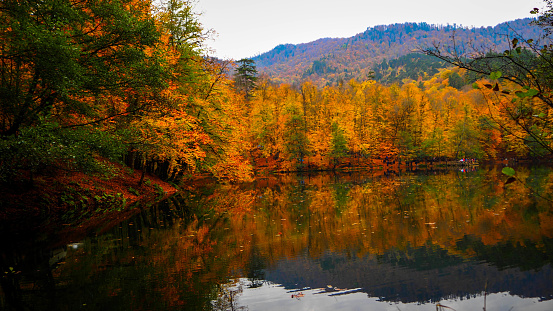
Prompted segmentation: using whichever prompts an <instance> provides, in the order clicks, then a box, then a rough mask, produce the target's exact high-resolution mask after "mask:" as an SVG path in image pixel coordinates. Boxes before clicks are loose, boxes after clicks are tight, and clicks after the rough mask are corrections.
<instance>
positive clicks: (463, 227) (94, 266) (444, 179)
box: [55, 168, 553, 310]
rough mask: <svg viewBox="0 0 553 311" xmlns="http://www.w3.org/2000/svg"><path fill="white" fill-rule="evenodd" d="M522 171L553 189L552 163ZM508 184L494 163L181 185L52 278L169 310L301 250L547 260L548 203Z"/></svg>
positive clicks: (424, 261)
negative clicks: (186, 188)
mask: <svg viewBox="0 0 553 311" xmlns="http://www.w3.org/2000/svg"><path fill="white" fill-rule="evenodd" d="M517 175H518V178H519V179H520V180H523V181H524V182H525V183H527V184H528V185H532V186H533V189H536V191H539V192H540V195H542V196H544V197H545V196H551V194H552V193H551V191H552V190H553V189H552V188H551V184H550V182H551V181H552V180H553V174H552V173H551V172H550V171H549V170H545V169H541V170H529V169H523V168H519V169H517ZM502 180H503V177H502V176H501V173H500V172H499V171H496V170H494V169H491V170H490V171H484V170H479V171H474V172H471V173H462V172H458V171H445V172H429V173H428V174H419V175H412V174H406V175H403V176H400V177H393V178H390V177H385V176H381V177H377V176H371V175H366V176H363V175H360V174H352V175H314V176H313V175H307V176H291V175H283V176H277V177H274V178H272V179H269V178H267V179H260V180H257V181H256V182H255V183H252V184H248V185H242V186H238V185H218V186H216V187H214V188H209V187H208V188H203V189H198V190H195V191H192V192H188V193H186V192H182V193H180V194H178V195H177V196H174V197H172V198H171V199H170V200H168V201H166V202H164V203H162V204H160V205H159V206H157V207H155V208H152V209H145V210H143V211H141V212H140V213H138V214H137V215H136V216H134V217H133V218H132V219H130V220H129V221H127V222H126V223H124V224H122V225H121V226H120V227H118V228H115V229H113V230H112V231H111V232H110V233H109V234H106V235H103V236H102V237H100V238H95V239H92V240H89V241H87V242H86V243H85V244H84V245H85V246H84V248H81V249H78V250H76V251H72V252H70V255H69V256H68V259H67V261H66V263H65V265H63V266H62V267H60V268H59V269H57V270H56V274H55V277H56V279H57V280H68V281H67V283H64V281H60V283H59V286H61V288H63V289H64V290H67V292H69V293H71V284H73V283H71V282H77V281H75V280H78V282H79V284H80V286H82V287H83V288H87V289H88V290H90V291H91V292H93V293H95V295H98V296H102V297H108V298H105V299H103V300H96V304H97V305H98V306H99V307H101V306H105V305H106V304H109V303H112V300H111V298H109V297H114V298H113V300H117V301H121V300H123V301H127V300H128V301H127V302H123V304H125V303H128V304H129V306H132V307H136V309H137V310H140V307H139V306H142V307H143V306H149V307H148V309H150V310H151V309H154V310H158V309H159V310H165V309H171V308H174V307H176V306H183V305H186V306H187V307H189V308H190V309H200V308H201V306H203V305H205V304H207V303H209V301H212V300H214V299H216V297H217V296H219V297H224V296H225V295H227V296H228V293H227V292H226V291H227V290H228V289H225V288H218V287H217V286H216V284H224V283H227V282H228V281H229V279H232V278H238V277H249V278H250V279H251V280H252V281H254V282H253V283H252V284H253V285H254V286H258V285H260V284H261V283H259V282H263V281H262V280H264V279H265V278H266V273H270V271H271V269H277V267H279V265H281V264H282V263H283V262H287V261H289V262H295V261H296V260H297V259H298V258H303V257H307V258H310V259H312V260H313V261H315V262H319V261H320V262H321V265H322V264H325V265H331V266H332V265H334V263H333V262H334V259H336V260H338V259H339V258H334V257H335V256H341V255H331V254H348V255H347V256H352V257H354V258H353V259H352V260H354V261H355V262H358V261H359V262H363V261H367V260H368V261H370V262H373V261H375V260H378V261H380V262H383V263H386V264H391V265H401V266H405V267H409V268H413V269H415V270H432V269H433V267H430V266H428V264H429V263H430V262H433V261H439V262H441V264H443V265H445V266H448V265H449V264H448V263H451V264H454V263H458V262H460V261H467V262H469V261H471V259H473V258H474V257H476V258H478V259H479V260H484V261H486V262H489V263H491V264H492V265H497V266H499V267H512V266H518V267H520V268H522V269H537V268H540V267H541V266H542V265H544V264H547V263H548V262H550V261H551V257H550V252H551V245H550V243H551V242H550V241H551V240H552V239H553V217H552V215H551V211H550V206H549V202H547V201H545V200H543V199H540V198H537V197H536V196H534V195H532V193H531V192H530V190H529V188H527V187H526V186H525V185H523V184H522V183H520V182H515V183H512V184H508V185H505V186H504V185H503V184H502ZM537 185H542V186H537ZM92 253H96V254H98V253H100V255H97V256H88V254H92ZM522 253H524V254H522ZM498 254H499V255H498ZM521 254H522V255H521ZM329 256H330V257H329ZM333 256H334V257H333ZM344 256H345V255H344ZM420 256H423V257H420ZM333 258H334V259H333ZM340 260H341V259H340ZM425 265H426V266H425ZM322 268H324V267H322ZM327 268H328V267H327ZM278 269H281V268H278ZM336 269H338V268H336ZM340 269H341V268H340ZM389 269H390V268H386V267H383V268H382V269H381V270H382V271H380V270H379V272H378V273H382V275H380V274H378V275H380V276H379V277H382V278H385V277H386V275H388V272H389ZM448 269H449V268H448ZM451 269H453V270H455V269H457V268H455V267H451ZM459 269H461V270H462V269H464V268H463V267H461V266H460V267H459ZM467 269H468V268H467ZM482 269H484V268H482ZM323 270H324V269H323ZM453 270H452V271H453ZM484 270H485V269H484ZM386 271H388V272H386ZM455 271H457V270H455ZM459 271H460V270H459ZM459 271H457V272H455V273H461V272H459ZM485 271H488V270H485ZM488 272H489V271H488ZM488 272H486V273H488ZM344 273H346V271H344ZM348 273H349V272H348ZM367 273H369V272H367ZM371 273H373V272H371ZM417 273H418V272H417ZM129 276H132V277H129ZM306 277H309V275H308V276H306ZM311 277H312V278H313V280H319V279H320V277H319V276H317V275H312V276H311ZM69 280H73V281H69ZM319 281H321V280H319ZM256 282H258V283H256ZM408 283H409V284H411V283H413V286H415V283H416V284H418V283H417V282H415V281H409V282H408ZM99 284H101V285H99ZM255 284H258V285H255ZM419 285H420V284H419ZM417 286H418V285H417ZM436 286H437V285H436ZM436 286H434V285H433V288H434V287H436ZM440 286H441V285H440ZM152 289H154V290H152ZM379 290H380V289H379ZM436 291H437V292H440V291H439V288H438V289H436ZM115 297H116V298H115ZM85 301H86V299H85ZM88 303H89V302H88ZM221 303H224V302H221Z"/></svg>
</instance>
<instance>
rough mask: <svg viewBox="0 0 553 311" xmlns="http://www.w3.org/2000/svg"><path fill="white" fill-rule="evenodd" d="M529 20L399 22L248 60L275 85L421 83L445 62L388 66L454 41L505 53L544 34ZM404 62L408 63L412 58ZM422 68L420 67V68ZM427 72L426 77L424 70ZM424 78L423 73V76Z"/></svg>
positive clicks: (425, 60) (282, 48) (281, 48)
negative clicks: (514, 43) (513, 41)
mask: <svg viewBox="0 0 553 311" xmlns="http://www.w3.org/2000/svg"><path fill="white" fill-rule="evenodd" d="M531 21H532V19H530V18H526V19H519V20H515V21H511V22H506V23H502V24H499V25H497V26H495V27H480V28H467V27H462V26H459V25H455V24H453V25H447V26H443V25H429V24H427V23H404V24H393V25H386V26H384V25H383V26H375V27H371V28H368V29H367V30H366V31H364V32H362V33H359V34H357V35H356V36H353V37H351V38H325V39H319V40H317V41H314V42H310V43H305V44H298V45H292V44H284V45H279V46H277V47H275V48H274V49H273V50H271V51H269V52H267V53H264V54H261V55H258V56H256V57H254V58H253V59H254V60H255V62H256V65H257V66H258V70H259V72H260V73H262V74H266V75H268V77H269V78H270V79H272V80H273V81H275V82H285V83H290V84H294V83H300V82H301V81H305V80H310V81H312V82H313V83H314V84H315V85H317V86H325V85H336V84H337V82H339V81H348V80H350V79H352V78H354V79H357V80H358V81H362V80H366V79H367V78H370V77H372V76H373V74H372V72H373V71H374V72H376V78H377V81H379V82H383V83H387V82H397V81H400V82H401V79H405V78H408V79H412V80H418V79H425V78H428V77H431V76H432V75H433V74H435V73H437V70H436V68H437V67H439V68H443V67H445V64H444V63H440V62H434V61H433V60H431V59H428V58H422V56H419V58H418V59H419V60H414V61H415V62H418V65H417V66H412V67H416V68H411V69H412V72H407V70H406V69H405V68H404V67H405V65H407V64H411V65H413V62H407V63H406V60H407V59H403V61H399V62H398V61H392V60H395V59H398V58H401V57H404V56H405V55H408V54H410V53H413V52H415V51H416V50H418V49H419V48H421V47H425V46H432V45H433V44H434V43H445V42H451V39H452V38H453V37H455V39H456V40H457V41H458V42H459V43H461V44H462V46H461V48H463V49H465V50H466V51H467V53H470V52H471V50H472V49H474V48H476V49H480V50H481V49H489V50H495V51H501V52H502V51H504V50H506V49H508V48H509V42H510V41H509V40H508V39H509V38H512V37H523V38H539V37H540V36H541V35H542V32H543V30H542V29H541V28H540V27H535V26H532V25H530V23H531ZM408 59H411V60H413V57H409V58H408ZM421 65H424V66H421ZM426 68H428V69H429V72H426V71H425V69H426ZM425 73H426V74H425Z"/></svg>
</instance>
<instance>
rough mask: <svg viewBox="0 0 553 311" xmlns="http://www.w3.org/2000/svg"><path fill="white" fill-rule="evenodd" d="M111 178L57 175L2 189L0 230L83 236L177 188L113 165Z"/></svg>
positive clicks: (57, 173)
mask: <svg viewBox="0 0 553 311" xmlns="http://www.w3.org/2000/svg"><path fill="white" fill-rule="evenodd" d="M113 166H114V169H115V173H114V174H112V175H111V176H107V175H104V174H95V175H90V174H85V173H82V172H77V171H67V170H61V169H60V170H55V171H51V172H49V173H48V174H47V175H46V174H45V175H42V176H37V177H35V178H34V179H33V181H32V183H30V182H28V181H20V182H16V183H12V184H10V185H5V186H3V187H2V188H1V189H0V226H1V228H2V229H1V230H2V231H4V232H22V231H25V230H28V229H31V228H33V229H35V230H36V228H37V227H40V228H41V230H44V231H59V230H60V229H61V231H62V232H63V231H64V229H69V228H71V229H72V231H74V230H73V229H78V230H77V231H80V232H81V233H82V234H85V232H87V231H88V230H89V229H91V228H101V227H104V226H106V227H107V226H109V223H113V222H118V221H120V219H124V218H126V217H129V216H130V215H131V214H132V213H134V212H135V211H133V210H134V207H135V205H136V203H137V202H148V201H156V200H159V199H161V198H163V197H165V196H169V195H171V194H173V193H175V192H176V191H177V189H176V188H175V187H174V186H173V185H171V184H169V183H167V182H165V181H163V180H161V179H160V178H158V177H156V176H153V175H148V174H145V175H144V178H143V180H142V182H140V181H141V178H142V172H141V171H138V170H131V169H129V168H127V167H125V166H122V165H118V164H113Z"/></svg>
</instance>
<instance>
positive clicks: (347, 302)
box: [238, 280, 553, 311]
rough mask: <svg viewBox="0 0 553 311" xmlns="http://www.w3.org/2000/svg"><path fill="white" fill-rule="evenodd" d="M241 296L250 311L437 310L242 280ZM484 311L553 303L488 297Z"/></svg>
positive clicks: (476, 306)
mask: <svg viewBox="0 0 553 311" xmlns="http://www.w3.org/2000/svg"><path fill="white" fill-rule="evenodd" d="M241 283H242V284H244V285H243V293H242V294H240V295H239V296H238V306H240V307H246V308H247V309H246V310H249V311H257V310H263V311H272V310H274V311H277V310H278V311H280V310H295V311H311V310H317V311H324V310H332V311H334V310H371V311H372V310H374V311H390V310H394V311H397V310H401V311H403V310H409V311H411V310H436V304H433V303H426V304H418V303H392V302H383V301H379V299H378V298H374V297H367V294H365V293H362V292H356V293H351V294H347V295H339V296H337V295H333V296H331V294H332V293H323V294H317V293H319V292H321V290H320V289H315V290H303V291H301V292H302V293H303V294H304V296H303V297H301V298H299V299H297V298H292V297H291V295H292V293H290V291H289V290H287V289H285V288H284V287H282V286H279V285H275V284H270V283H269V284H264V285H263V286H261V287H258V288H248V287H247V284H248V281H246V280H241ZM440 303H441V304H442V305H444V306H447V307H449V308H452V309H454V310H456V311H464V310H466V311H474V310H482V309H483V307H484V296H478V297H474V298H470V299H457V300H442V301H440ZM445 310H451V309H445ZM486 310H488V311H493V310H513V311H514V310H525V311H550V310H553V301H552V300H549V301H543V302H540V301H539V299H538V298H526V299H525V298H521V297H518V296H511V295H509V293H496V294H489V295H487V297H486Z"/></svg>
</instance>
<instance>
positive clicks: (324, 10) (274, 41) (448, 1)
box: [195, 0, 544, 60]
mask: <svg viewBox="0 0 553 311" xmlns="http://www.w3.org/2000/svg"><path fill="white" fill-rule="evenodd" d="M196 1H197V3H196V10H195V11H196V12H198V13H202V16H200V21H201V23H202V24H203V25H204V27H205V28H208V29H213V30H215V31H216V32H217V34H218V35H217V36H216V37H215V39H214V40H213V41H209V42H207V44H208V46H209V47H211V48H212V49H214V50H215V53H214V54H213V55H214V56H217V57H220V58H225V59H228V58H231V59H236V60H237V59H240V58H244V57H251V56H255V55H257V54H260V53H263V52H267V51H269V50H271V49H272V48H274V47H275V46H277V45H279V44H284V43H292V44H298V43H305V42H311V41H314V40H317V39H319V38H326V37H334V38H336V37H351V36H354V35H356V34H358V33H360V32H363V31H365V30H366V29H367V27H372V26H376V25H388V24H394V23H403V22H427V23H429V24H444V25H445V24H448V23H449V24H453V23H456V24H458V25H463V26H477V27H479V26H495V25H497V24H499V23H502V22H505V21H510V20H514V19H517V18H524V17H530V16H533V15H532V14H530V10H532V9H533V8H534V7H537V8H543V7H544V2H543V0H364V1H363V0H332V1H330V0H196Z"/></svg>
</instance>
